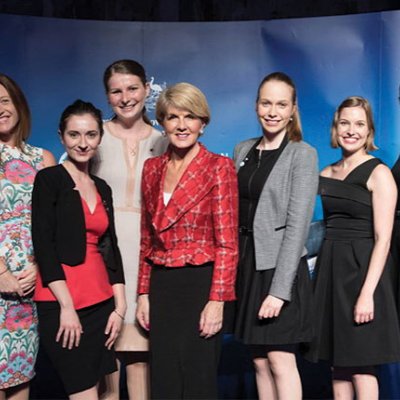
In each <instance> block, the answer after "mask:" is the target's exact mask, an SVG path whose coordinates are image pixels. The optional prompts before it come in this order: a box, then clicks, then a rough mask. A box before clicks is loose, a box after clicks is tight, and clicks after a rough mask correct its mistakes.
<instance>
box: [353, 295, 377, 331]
mask: <svg viewBox="0 0 400 400" xmlns="http://www.w3.org/2000/svg"><path fill="white" fill-rule="evenodd" d="M373 319H374V298H373V296H370V295H363V294H362V293H361V294H360V296H358V299H357V302H356V305H355V306H354V322H355V323H356V324H365V323H367V322H371V321H373Z"/></svg>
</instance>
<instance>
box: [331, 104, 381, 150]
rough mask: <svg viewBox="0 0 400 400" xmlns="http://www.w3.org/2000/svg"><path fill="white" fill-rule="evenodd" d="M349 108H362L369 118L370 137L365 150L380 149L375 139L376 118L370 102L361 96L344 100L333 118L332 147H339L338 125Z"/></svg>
mask: <svg viewBox="0 0 400 400" xmlns="http://www.w3.org/2000/svg"><path fill="white" fill-rule="evenodd" d="M349 107H361V108H362V109H363V110H364V111H365V115H366V117H367V125H368V136H367V141H366V143H365V150H367V151H373V150H377V149H378V147H377V146H375V143H374V137H375V124H374V118H373V115H372V108H371V105H370V104H369V101H368V100H367V99H365V98H364V97H360V96H350V97H347V99H345V100H343V101H342V102H341V103H340V105H339V107H338V108H337V110H336V111H335V114H334V116H333V121H332V126H331V146H332V147H333V148H334V149H336V148H338V147H339V143H338V140H337V124H338V122H339V118H340V113H341V112H342V111H343V109H344V108H349Z"/></svg>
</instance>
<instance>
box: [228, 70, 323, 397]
mask: <svg viewBox="0 0 400 400" xmlns="http://www.w3.org/2000/svg"><path fill="white" fill-rule="evenodd" d="M256 111H257V116H258V119H259V121H260V125H261V128H262V131H263V136H262V137H261V138H255V139H250V140H247V141H245V142H242V143H239V144H238V145H237V146H236V148H235V162H236V166H237V168H238V169H239V171H238V178H239V199H240V206H239V207H240V208H239V219H240V223H239V225H240V231H239V232H240V236H239V238H240V261H239V267H238V285H237V287H238V290H237V297H238V310H237V318H236V324H235V325H236V326H235V336H236V337H237V338H238V339H239V340H241V341H242V342H243V343H245V344H247V345H249V347H250V350H251V353H252V357H253V360H254V365H255V369H256V379H257V388H258V396H259V399H268V400H271V399H277V398H279V399H280V400H283V399H288V400H289V399H290V400H294V399H301V397H302V395H301V393H302V389H301V381H300V376H299V373H298V370H297V365H296V358H295V352H296V348H297V345H298V344H299V343H302V342H308V341H310V340H311V338H312V329H311V328H312V324H311V321H310V317H311V310H310V308H311V298H312V287H311V280H310V277H309V274H308V267H307V262H306V259H305V256H306V250H305V247H304V243H305V241H306V237H307V232H308V228H309V224H310V220H311V216H312V212H313V208H314V200H315V195H316V192H317V185H318V169H317V155H316V151H315V150H314V149H313V148H312V147H311V146H309V145H308V144H306V143H305V142H303V141H302V140H301V139H302V133H301V128H300V117H299V112H298V108H297V98H296V89H295V86H294V83H293V81H292V80H291V79H290V78H289V77H288V76H287V75H285V74H283V73H281V72H277V73H273V74H270V75H268V76H266V77H265V78H264V79H263V81H262V82H261V84H260V86H259V90H258V95H257V102H256Z"/></svg>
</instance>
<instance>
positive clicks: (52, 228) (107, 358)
mask: <svg viewBox="0 0 400 400" xmlns="http://www.w3.org/2000/svg"><path fill="white" fill-rule="evenodd" d="M102 131H103V129H102V118H101V112H100V111H99V110H97V109H96V108H95V107H94V106H93V105H92V104H91V103H86V102H83V101H81V100H77V101H76V102H75V103H73V104H72V105H70V106H69V107H67V108H66V109H65V110H64V112H63V114H62V116H61V120H60V127H59V133H60V137H61V141H62V143H63V145H64V146H65V150H66V152H67V154H68V158H67V160H66V161H65V162H64V163H63V164H62V165H57V166H54V167H50V168H46V169H44V170H42V171H40V174H38V175H37V176H36V179H35V184H34V189H33V195H32V239H33V245H34V250H35V256H36V259H37V262H38V266H39V272H40V274H39V275H38V280H37V284H36V291H35V297H34V299H35V300H36V302H37V307H38V315H39V328H40V341H41V345H42V346H43V348H44V350H45V351H46V352H47V354H48V356H49V357H50V359H51V361H52V363H53V364H54V367H55V369H56V370H57V372H58V373H59V375H60V377H61V379H62V381H63V383H64V387H65V390H66V392H67V393H68V395H69V396H70V398H71V399H76V400H78V399H84V400H91V399H97V398H98V396H97V390H96V385H97V383H98V381H99V380H100V378H101V377H102V376H104V375H106V374H109V373H111V372H114V371H115V370H116V361H115V355H114V351H113V350H112V346H113V344H114V342H115V340H116V338H117V336H118V333H119V331H120V330H121V326H122V322H123V319H124V314H125V311H126V301H125V289H124V276H123V271H122V263H121V256H120V253H119V250H118V247H117V239H116V236H115V228H114V219H113V218H114V217H113V208H112V198H111V190H110V188H109V186H108V185H107V184H106V183H105V182H104V181H103V180H101V179H99V178H97V177H95V176H91V175H89V172H88V167H89V161H90V159H91V158H92V157H93V156H94V155H95V152H96V149H97V146H98V145H99V143H100V140H101V135H102Z"/></svg>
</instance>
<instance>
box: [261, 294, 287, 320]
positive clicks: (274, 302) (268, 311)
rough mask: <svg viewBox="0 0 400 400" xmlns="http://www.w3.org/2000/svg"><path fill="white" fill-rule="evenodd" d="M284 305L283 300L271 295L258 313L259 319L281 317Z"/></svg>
mask: <svg viewBox="0 0 400 400" xmlns="http://www.w3.org/2000/svg"><path fill="white" fill-rule="evenodd" d="M284 303H285V302H284V301H283V300H282V299H279V298H278V297H275V296H272V295H270V294H269V295H268V296H267V297H266V298H265V299H264V301H263V303H262V304H261V307H260V310H259V311H258V318H259V319H264V318H275V317H279V314H280V312H281V309H282V307H283V304H284Z"/></svg>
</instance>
